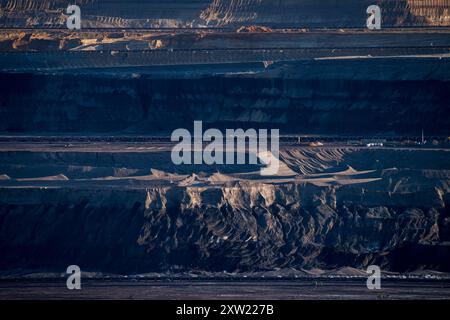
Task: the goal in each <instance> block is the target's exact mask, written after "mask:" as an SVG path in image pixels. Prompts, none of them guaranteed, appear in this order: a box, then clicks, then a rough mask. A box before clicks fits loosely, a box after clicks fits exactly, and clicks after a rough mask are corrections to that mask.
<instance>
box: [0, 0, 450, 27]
mask: <svg viewBox="0 0 450 320" xmlns="http://www.w3.org/2000/svg"><path fill="white" fill-rule="evenodd" d="M74 4H78V5H80V6H81V8H82V9H83V26H84V27H116V28H127V27H141V28H143V27H144V28H148V27H152V28H160V27H175V28H178V27H205V26H210V27H236V26H240V25H252V24H264V25H267V26H271V27H300V28H303V27H322V28H346V27H357V28H361V27H364V25H365V20H366V8H367V7H368V6H369V5H372V4H378V5H379V6H380V7H381V8H382V10H383V24H384V25H385V26H386V27H394V26H395V27H398V26H449V24H450V18H449V7H450V3H449V1H448V0H433V1H426V0H378V1H368V0H367V1H366V0H364V1H360V0H347V1H331V0H327V1H320V2H317V1H312V0H302V1H297V0H295V1H294V0H284V1H271V0H245V1H242V0H239V1H238V0H210V1H208V0H203V1H173V0H172V1H164V2H163V3H161V2H160V1H155V0H151V1H132V2H126V3H124V2H122V1H117V0H80V1H75V2H74ZM66 6H67V3H65V2H64V1H59V0H52V1H50V0H45V1H36V0H3V1H1V2H0V8H1V11H0V25H2V26H4V27H43V26H45V27H54V28H55V27H56V28H58V27H64V24H65V15H64V14H65V8H66Z"/></svg>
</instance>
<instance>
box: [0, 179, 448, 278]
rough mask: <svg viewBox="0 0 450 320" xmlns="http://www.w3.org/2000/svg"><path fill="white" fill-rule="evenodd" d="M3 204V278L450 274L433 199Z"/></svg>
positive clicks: (213, 191)
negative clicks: (344, 271) (339, 270)
mask: <svg viewBox="0 0 450 320" xmlns="http://www.w3.org/2000/svg"><path fill="white" fill-rule="evenodd" d="M419 195H420V200H418V198H417V197H418V196H419ZM447 196H448V193H447ZM415 199H416V200H415ZM406 200H407V201H406ZM447 202H448V197H447ZM0 203H1V206H0V230H1V232H0V244H1V245H0V246H1V252H2V259H1V262H0V269H1V270H3V271H7V270H9V271H12V270H41V271H60V270H64V268H65V267H67V265H70V264H78V265H80V266H83V269H84V270H91V271H101V272H113V273H125V274H130V273H135V272H150V271H159V272H164V271H183V270H190V271H192V270H204V271H223V270H227V271H258V270H273V269H274V268H297V269H299V268H312V267H319V268H324V269H330V268H335V267H342V266H352V267H354V268H364V267H366V266H367V265H369V264H372V263H376V264H379V265H381V266H382V267H383V268H384V270H393V271H406V270H416V269H422V268H426V269H435V270H442V271H450V265H449V263H448V262H449V260H448V259H447V258H448V256H449V254H450V252H449V247H448V245H446V244H445V243H444V241H448V240H450V238H449V233H448V227H449V225H448V215H449V212H448V203H447V204H446V205H445V204H444V201H443V199H442V197H441V194H439V192H437V191H436V190H433V189H429V190H421V191H420V192H417V193H413V194H409V195H408V196H407V197H406V198H405V196H404V195H402V196H401V195H400V194H398V196H396V195H395V194H393V195H391V194H390V193H388V192H368V191H367V190H365V189H364V188H362V187H359V188H348V187H326V188H321V187H315V186H313V185H310V184H305V185H292V184H291V185H281V186H274V185H263V184H259V185H245V184H240V185H236V186H230V187H222V188H192V187H189V188H179V187H167V188H150V189H148V190H147V191H144V190H142V191H138V190H135V191H126V190H109V191H108V190H79V189H78V190H77V191H76V192H73V191H72V190H70V189H49V190H44V189H5V190H2V192H1V193H0Z"/></svg>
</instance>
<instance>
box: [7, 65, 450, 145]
mask: <svg viewBox="0 0 450 320" xmlns="http://www.w3.org/2000/svg"><path fill="white" fill-rule="evenodd" d="M413 65H414V66H413ZM372 67H373V68H374V69H371V68H372ZM283 68H284V66H282V67H280V68H274V69H272V70H269V71H268V72H262V73H261V74H260V75H258V74H252V77H253V78H252V77H246V76H245V74H244V75H220V76H199V77H197V76H194V77H192V78H191V76H190V74H191V73H190V72H189V71H184V73H183V74H184V75H181V74H179V75H176V76H174V78H162V79H159V78H147V77H145V76H143V77H141V78H139V76H138V77H136V78H117V77H114V76H112V77H109V76H108V77H103V76H100V77H98V76H89V75H29V74H3V75H0V83H1V85H0V112H1V114H2V117H0V131H1V132H5V133H6V132H8V133H26V132H30V133H31V132H46V133H63V132H66V133H70V132H74V133H77V132H80V133H81V132H84V133H89V132H90V133H94V132H97V133H127V132H134V133H144V134H146V133H150V134H151V133H166V134H168V133H170V132H172V130H173V129H176V128H184V127H186V128H188V129H191V126H192V125H193V121H194V120H202V121H203V122H204V125H205V127H207V126H210V127H218V128H239V127H242V128H249V127H253V128H259V127H260V128H272V127H275V128H279V129H280V130H281V132H282V133H287V132H295V133H309V134H310V133H320V134H360V135H362V134H379V133H381V134H391V133H397V134H413V135H416V136H417V135H419V134H420V132H421V130H422V129H424V130H425V131H426V133H427V134H440V135H447V134H448V133H449V132H448V128H449V127H450V123H449V119H450V118H449V117H448V111H449V109H448V101H450V96H449V93H450V82H449V81H447V80H446V77H447V76H446V75H445V74H444V73H445V71H446V70H448V64H447V63H446V62H440V61H437V60H434V61H423V63H422V64H420V65H417V62H415V61H414V60H408V61H402V64H401V65H399V64H398V62H397V61H395V60H393V61H384V62H382V63H379V62H378V61H377V62H374V61H372V60H371V61H354V62H353V61H334V62H332V63H329V62H327V61H323V62H304V63H298V64H294V65H293V66H290V67H289V68H286V69H284V70H283ZM208 70H209V71H207V72H208V73H209V72H211V71H210V69H208ZM402 70H406V71H405V72H404V73H403V72H402ZM272 72H273V74H272ZM400 72H402V73H400ZM165 76H166V75H164V77H165ZM17 115H20V116H17Z"/></svg>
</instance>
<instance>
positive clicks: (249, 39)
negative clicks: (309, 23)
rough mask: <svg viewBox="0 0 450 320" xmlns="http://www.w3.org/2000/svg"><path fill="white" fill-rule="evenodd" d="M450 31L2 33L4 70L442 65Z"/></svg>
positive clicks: (448, 49) (449, 49)
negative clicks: (424, 61) (391, 62)
mask: <svg viewBox="0 0 450 320" xmlns="http://www.w3.org/2000/svg"><path fill="white" fill-rule="evenodd" d="M449 55H450V29H448V28H445V27H442V28H392V29H383V30H377V31H369V30H365V29H268V30H267V29H264V28H262V29H258V28H256V29H250V31H249V32H242V31H239V29H230V28H222V29H209V28H204V29H196V28H193V29H189V28H188V29H183V28H181V29H167V30H165V29H120V28H116V29H86V30H79V31H68V30H52V29H34V28H33V29H0V69H1V70H3V71H36V70H41V71H42V70H48V71H51V70H53V71H55V70H75V69H80V68H96V69H98V68H111V67H121V68H124V67H143V66H148V67H150V66H171V65H211V64H212V65H218V64H223V63H226V64H242V63H260V64H261V65H263V66H264V67H265V68H268V67H270V66H271V65H272V64H274V63H276V62H289V61H299V60H300V61H301V60H314V59H374V58H406V57H409V58H424V57H425V58H437V59H444V58H448V57H449Z"/></svg>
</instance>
